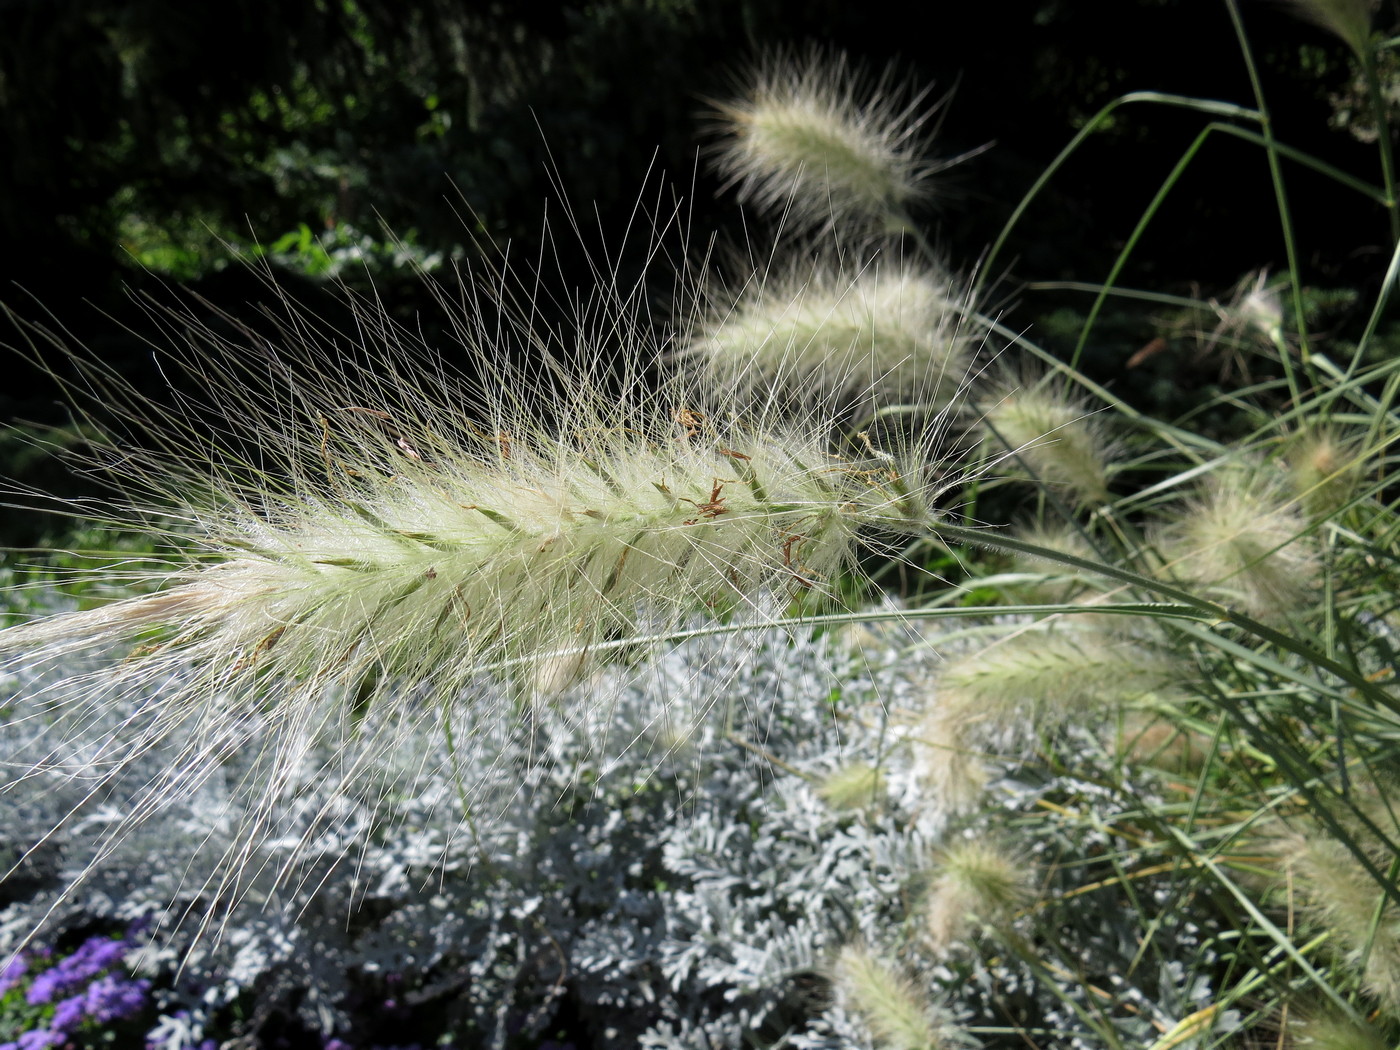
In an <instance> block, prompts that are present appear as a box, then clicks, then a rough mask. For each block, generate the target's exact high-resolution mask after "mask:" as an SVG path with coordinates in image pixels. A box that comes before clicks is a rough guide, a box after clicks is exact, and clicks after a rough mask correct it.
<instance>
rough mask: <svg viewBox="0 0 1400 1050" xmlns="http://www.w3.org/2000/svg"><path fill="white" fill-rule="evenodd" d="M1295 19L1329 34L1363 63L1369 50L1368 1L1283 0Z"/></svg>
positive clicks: (1369, 13)
mask: <svg viewBox="0 0 1400 1050" xmlns="http://www.w3.org/2000/svg"><path fill="white" fill-rule="evenodd" d="M1287 2H1288V6H1289V7H1290V8H1292V9H1293V11H1294V12H1295V13H1297V15H1298V17H1299V18H1302V19H1304V20H1306V21H1308V22H1311V23H1312V24H1313V25H1315V26H1319V27H1321V28H1322V29H1325V30H1327V31H1328V32H1329V33H1332V34H1333V35H1334V36H1336V37H1337V38H1338V39H1340V40H1341V41H1342V42H1343V43H1345V44H1346V45H1347V47H1349V48H1351V49H1352V51H1354V52H1355V53H1356V57H1357V58H1359V59H1361V60H1362V61H1363V62H1364V61H1366V55H1367V52H1368V51H1369V50H1370V47H1371V13H1372V9H1373V5H1372V3H1371V0H1287Z"/></svg>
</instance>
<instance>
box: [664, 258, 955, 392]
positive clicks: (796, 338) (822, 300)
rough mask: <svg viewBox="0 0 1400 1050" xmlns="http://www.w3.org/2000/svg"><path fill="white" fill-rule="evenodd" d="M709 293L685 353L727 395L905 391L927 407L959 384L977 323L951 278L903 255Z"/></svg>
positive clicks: (684, 350)
mask: <svg viewBox="0 0 1400 1050" xmlns="http://www.w3.org/2000/svg"><path fill="white" fill-rule="evenodd" d="M713 298H714V299H715V300H717V303H716V307H714V308H712V309H711V311H710V317H709V318H708V319H707V320H706V321H705V322H704V323H703V324H702V325H701V326H700V328H699V329H698V330H697V331H696V333H695V335H694V337H693V338H692V339H691V341H690V342H689V344H688V345H687V346H686V347H685V348H684V349H683V351H682V356H683V358H684V359H685V360H686V361H687V363H689V364H690V365H692V366H693V367H695V368H697V369H698V370H699V371H700V372H701V373H702V375H703V377H704V382H705V383H706V384H707V385H709V386H711V387H713V388H714V390H715V391H716V394H717V396H719V397H721V398H723V399H724V400H725V401H726V403H735V402H737V403H740V404H750V405H752V404H755V403H758V404H762V403H763V402H764V401H765V400H775V401H777V402H778V403H782V402H785V401H789V402H790V401H793V400H795V399H796V398H810V397H819V398H821V399H823V403H828V402H830V403H833V404H835V405H837V406H838V407H854V408H856V409H861V408H866V409H878V408H880V407H882V406H884V405H889V404H892V403H897V402H901V403H902V402H910V401H912V402H915V403H916V404H917V405H918V406H919V407H920V408H921V409H923V410H924V411H926V412H928V413H936V412H939V411H942V410H943V409H945V408H946V407H947V406H948V404H949V403H950V402H951V401H952V400H953V398H954V397H955V396H956V395H957V394H958V393H959V391H960V390H961V387H962V383H963V380H964V377H965V376H966V374H967V371H968V365H969V359H970V353H969V349H970V343H971V341H972V339H973V338H974V337H975V335H976V330H975V327H974V326H973V325H972V324H971V323H970V322H969V321H968V320H967V318H968V314H969V313H970V310H969V307H968V303H967V299H966V295H965V294H964V293H963V292H962V291H961V290H960V289H959V287H958V285H957V283H956V282H955V281H954V279H953V278H952V277H950V276H949V275H947V274H946V273H943V272H941V271H939V270H936V269H933V268H930V267H927V266H915V265H913V264H911V263H906V262H897V263H896V262H884V261H882V260H878V259H877V260H875V261H874V262H872V263H871V264H869V265H868V266H866V267H864V268H863V269H861V270H860V271H859V272H857V273H854V274H852V273H850V272H843V271H842V270H841V269H839V268H818V269H816V270H814V271H813V272H811V273H803V272H800V271H791V272H788V273H784V274H780V275H775V276H772V277H770V278H768V279H767V280H764V281H762V282H759V283H756V284H753V285H751V286H750V287H749V288H747V289H746V290H745V291H744V292H743V293H741V294H740V296H739V297H738V299H737V301H734V302H729V301H725V300H722V299H721V297H720V296H715V297H713ZM799 407H801V408H802V409H803V410H808V409H809V407H810V406H809V405H807V404H803V405H801V406H799Z"/></svg>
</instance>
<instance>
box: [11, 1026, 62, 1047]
mask: <svg viewBox="0 0 1400 1050" xmlns="http://www.w3.org/2000/svg"><path fill="white" fill-rule="evenodd" d="M58 1040H59V1037H58V1036H57V1035H55V1034H54V1033H53V1032H50V1031H49V1030H48V1029H47V1028H36V1029H35V1030H34V1031H32V1032H25V1033H24V1034H23V1035H22V1036H20V1037H19V1042H18V1043H16V1044H15V1045H16V1046H18V1047H19V1050H48V1048H49V1047H51V1046H57V1045H58Z"/></svg>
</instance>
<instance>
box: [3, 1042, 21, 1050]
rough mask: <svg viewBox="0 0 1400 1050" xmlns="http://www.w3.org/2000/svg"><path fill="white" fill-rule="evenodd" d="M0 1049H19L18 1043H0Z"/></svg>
mask: <svg viewBox="0 0 1400 1050" xmlns="http://www.w3.org/2000/svg"><path fill="white" fill-rule="evenodd" d="M0 1050H19V1044H18V1043H0Z"/></svg>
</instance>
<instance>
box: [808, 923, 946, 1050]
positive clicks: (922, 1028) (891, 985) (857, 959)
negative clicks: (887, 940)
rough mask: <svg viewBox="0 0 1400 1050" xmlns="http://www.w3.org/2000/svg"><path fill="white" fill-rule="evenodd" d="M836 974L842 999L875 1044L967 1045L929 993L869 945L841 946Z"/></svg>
mask: <svg viewBox="0 0 1400 1050" xmlns="http://www.w3.org/2000/svg"><path fill="white" fill-rule="evenodd" d="M833 976H834V984H835V990H836V993H837V996H838V998H839V999H840V1000H841V1001H842V1003H843V1004H844V1005H845V1006H846V1007H847V1008H848V1009H850V1010H851V1011H852V1012H853V1013H855V1014H856V1015H858V1016H859V1017H860V1019H861V1020H862V1021H864V1022H865V1026H866V1027H867V1028H869V1029H870V1034H871V1035H873V1036H874V1037H875V1045H876V1046H879V1047H882V1048H884V1050H943V1048H945V1047H954V1046H965V1045H967V1043H966V1040H965V1039H964V1037H963V1034H962V1033H959V1032H957V1031H956V1030H955V1029H954V1028H953V1026H952V1023H951V1020H950V1019H949V1018H948V1017H947V1016H946V1015H945V1012H944V1011H943V1010H942V1009H941V1008H939V1007H938V1005H937V1004H936V1003H935V1002H934V1000H933V999H932V997H931V996H930V995H929V993H927V992H921V991H920V990H919V989H918V988H916V987H915V986H914V982H913V981H911V980H910V979H909V978H908V977H906V976H905V975H904V974H903V973H901V972H900V971H899V970H898V969H897V968H896V967H895V966H894V965H892V964H890V963H889V962H887V961H885V960H884V959H882V958H880V957H879V956H878V955H876V954H875V952H874V951H872V950H871V949H870V948H869V947H867V946H866V945H863V944H848V945H847V946H846V947H844V948H842V949H841V951H840V953H839V954H838V955H837V957H836V965H835V967H834V975H833Z"/></svg>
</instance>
